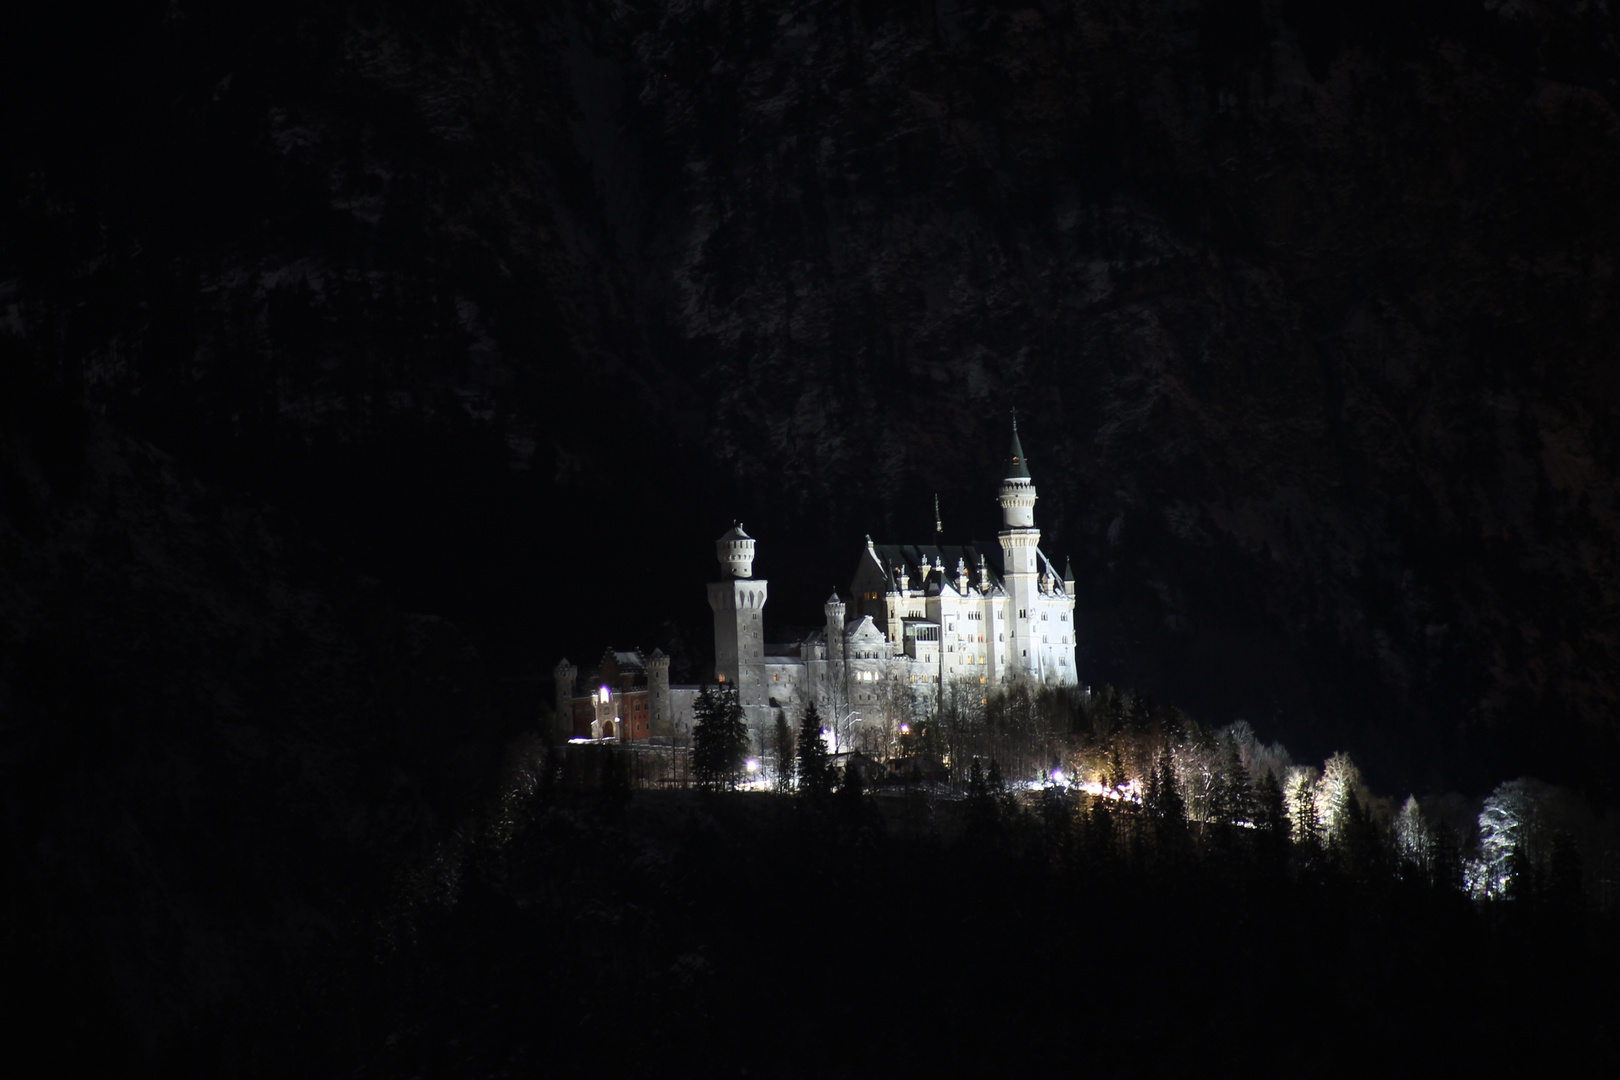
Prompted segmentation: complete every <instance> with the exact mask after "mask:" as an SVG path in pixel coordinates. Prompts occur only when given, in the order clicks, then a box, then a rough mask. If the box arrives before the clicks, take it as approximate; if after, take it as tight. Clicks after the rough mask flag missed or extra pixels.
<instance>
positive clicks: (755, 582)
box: [709, 523, 768, 706]
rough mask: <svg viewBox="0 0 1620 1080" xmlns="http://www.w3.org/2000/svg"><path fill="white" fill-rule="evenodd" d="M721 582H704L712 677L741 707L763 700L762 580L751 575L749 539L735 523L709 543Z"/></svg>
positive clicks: (763, 601)
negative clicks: (711, 639) (711, 621)
mask: <svg viewBox="0 0 1620 1080" xmlns="http://www.w3.org/2000/svg"><path fill="white" fill-rule="evenodd" d="M714 553H715V557H716V558H717V559H718V560H719V561H720V580H719V581H717V582H714V583H713V584H711V585H710V586H709V607H710V608H712V609H713V610H714V675H715V678H716V679H717V680H719V681H720V683H721V684H723V685H726V686H733V687H736V689H737V695H738V700H739V701H740V702H741V703H742V704H743V705H744V706H748V705H763V704H765V626H764V611H765V597H766V592H767V584H768V583H767V582H766V581H764V580H763V579H756V578H755V577H754V538H753V537H751V536H749V535H748V534H747V533H745V532H743V528H742V525H741V523H734V524H733V525H732V526H731V528H730V529H728V530H727V531H726V533H725V535H724V536H722V537H720V539H718V540H716V541H715V542H714Z"/></svg>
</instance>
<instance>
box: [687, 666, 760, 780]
mask: <svg viewBox="0 0 1620 1080" xmlns="http://www.w3.org/2000/svg"><path fill="white" fill-rule="evenodd" d="M692 716H693V727H692V771H693V773H694V774H696V776H697V782H698V785H699V786H700V787H704V788H707V789H709V790H711V791H719V790H722V789H730V788H734V787H736V786H737V781H738V779H739V778H740V777H741V776H742V771H743V762H744V761H745V760H746V759H747V756H748V724H747V721H746V720H745V719H744V717H743V710H742V702H740V701H739V700H738V698H737V691H736V689H735V688H734V687H729V686H723V687H720V688H719V689H718V690H711V689H710V688H709V687H707V686H705V687H704V688H703V689H702V690H700V691H699V692H698V696H697V700H696V701H695V702H693V703H692Z"/></svg>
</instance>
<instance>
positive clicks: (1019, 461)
mask: <svg viewBox="0 0 1620 1080" xmlns="http://www.w3.org/2000/svg"><path fill="white" fill-rule="evenodd" d="M1007 479H1009V480H1029V479H1031V477H1030V475H1029V461H1028V459H1026V458H1025V457H1024V444H1023V443H1021V442H1019V441H1018V417H1016V416H1015V417H1013V430H1012V448H1011V449H1010V450H1008V451H1007Z"/></svg>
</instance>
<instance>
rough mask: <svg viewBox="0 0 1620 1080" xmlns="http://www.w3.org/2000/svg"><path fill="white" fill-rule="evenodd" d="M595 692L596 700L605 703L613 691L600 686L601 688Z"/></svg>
mask: <svg viewBox="0 0 1620 1080" xmlns="http://www.w3.org/2000/svg"><path fill="white" fill-rule="evenodd" d="M596 693H597V700H598V701H600V702H601V703H602V704H604V705H606V704H607V703H608V699H609V698H611V697H612V696H613V691H612V690H609V689H608V688H607V687H605V686H604V687H602V689H600V690H598V691H597V692H596Z"/></svg>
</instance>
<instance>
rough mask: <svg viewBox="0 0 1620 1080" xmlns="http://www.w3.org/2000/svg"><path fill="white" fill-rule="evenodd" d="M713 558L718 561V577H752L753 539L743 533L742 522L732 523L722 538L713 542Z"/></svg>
mask: <svg viewBox="0 0 1620 1080" xmlns="http://www.w3.org/2000/svg"><path fill="white" fill-rule="evenodd" d="M714 556H715V558H717V559H719V560H720V576H721V577H723V578H725V577H730V578H751V577H753V576H754V538H753V537H751V536H749V535H748V534H747V533H745V532H743V527H742V522H740V521H733V522H732V523H731V528H729V529H727V530H726V533H725V535H724V536H722V537H720V539H718V540H716V541H715V542H714Z"/></svg>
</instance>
